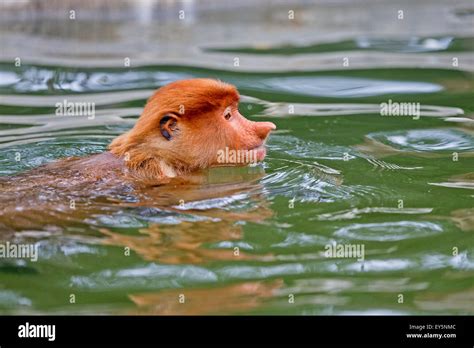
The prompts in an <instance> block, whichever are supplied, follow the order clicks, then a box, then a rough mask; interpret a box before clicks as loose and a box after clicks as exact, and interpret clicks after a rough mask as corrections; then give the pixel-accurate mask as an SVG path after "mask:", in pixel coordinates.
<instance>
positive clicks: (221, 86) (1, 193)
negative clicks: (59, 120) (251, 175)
mask: <svg viewBox="0 0 474 348" xmlns="http://www.w3.org/2000/svg"><path fill="white" fill-rule="evenodd" d="M238 102H239V94H238V92H237V90H236V88H235V87H234V86H232V85H230V84H227V83H224V82H221V81H217V80H213V79H191V80H182V81H176V82H173V83H170V84H168V85H166V86H164V87H162V88H160V89H159V90H158V91H157V92H156V93H155V94H153V95H152V96H151V97H150V99H149V100H148V102H147V104H146V106H145V108H144V110H143V113H142V115H141V116H140V118H139V119H138V121H137V122H136V124H135V126H134V127H133V128H132V129H131V130H129V131H128V132H126V133H124V134H122V135H120V136H118V137H117V138H116V139H114V140H113V141H112V143H111V144H110V146H109V151H107V152H104V153H101V154H96V155H91V156H89V157H84V158H68V159H63V160H59V161H56V162H52V163H49V164H46V165H44V166H40V167H38V168H35V169H33V170H30V171H28V172H24V173H20V174H16V175H14V176H10V177H0V227H1V226H2V225H4V226H7V225H18V224H20V223H21V225H25V224H26V225H28V224H31V226H35V225H33V221H34V220H35V219H34V218H33V217H34V216H35V214H36V215H38V219H39V220H40V221H42V223H47V222H48V219H52V220H51V223H53V222H54V221H57V220H60V219H64V217H63V216H62V215H61V214H63V213H65V214H67V216H68V219H73V218H74V217H75V215H74V214H76V215H77V219H79V220H80V219H82V218H83V216H82V215H81V214H85V215H89V214H93V213H94V211H95V209H96V208H97V207H96V206H95V205H94V204H90V200H91V199H96V198H95V197H97V199H107V200H110V199H113V198H114V197H115V196H118V195H123V192H131V191H130V188H131V190H132V191H133V190H134V189H133V187H135V188H136V186H137V185H139V186H142V185H141V184H143V186H145V187H146V186H147V185H161V184H166V183H168V182H170V181H173V182H176V180H178V182H179V179H180V178H185V177H187V178H189V177H192V176H193V173H195V172H198V171H199V170H201V169H205V168H209V167H213V166H222V165H246V164H249V163H252V162H258V161H262V160H263V159H264V157H265V155H266V150H265V141H266V139H267V137H268V135H269V133H270V131H272V130H274V129H275V128H276V127H275V125H274V124H273V123H271V122H252V121H250V120H247V119H246V118H245V117H244V116H242V115H241V114H240V113H239V110H238ZM185 182H186V181H185ZM135 192H138V191H136V190H135ZM38 197H41V200H38ZM81 202H86V203H84V206H81V204H82V203H81ZM87 202H88V203H87ZM76 204H77V206H78V207H81V209H78V208H77V207H76ZM26 225H25V226H26Z"/></svg>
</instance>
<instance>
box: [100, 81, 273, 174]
mask: <svg viewBox="0 0 474 348" xmlns="http://www.w3.org/2000/svg"><path fill="white" fill-rule="evenodd" d="M238 103H239V94H238V92H237V90H236V88H235V87H234V86H232V85H230V84H227V83H224V82H221V81H217V80H212V79H192V80H181V81H177V82H173V83H170V84H168V85H166V86H164V87H162V88H160V89H159V90H158V91H157V92H156V93H155V94H154V95H153V96H152V97H151V98H150V99H149V100H148V103H147V104H146V106H145V109H144V110H143V113H142V115H141V116H140V118H139V119H138V121H137V123H136V124H135V126H134V127H133V129H131V130H130V131H128V132H127V133H125V134H122V135H121V136H119V137H117V138H116V139H115V140H114V141H113V142H112V143H111V144H110V146H109V149H110V152H111V153H112V154H114V155H116V156H118V157H120V158H123V159H124V161H125V164H126V166H127V167H128V168H129V169H130V170H131V173H132V175H134V176H136V177H142V178H145V179H151V180H157V179H158V180H159V179H166V178H170V177H179V176H181V175H183V174H186V173H189V172H192V171H195V170H198V169H203V168H208V167H212V166H217V165H239V164H240V165H242V164H244V165H245V164H249V163H251V162H257V161H262V160H263V158H264V157H265V154H266V150H265V140H266V139H267V136H268V134H269V133H270V131H271V130H274V129H275V128H276V127H275V125H274V124H273V123H271V122H252V121H249V120H247V119H246V118H245V117H244V116H242V115H241V114H240V113H239V110H238Z"/></svg>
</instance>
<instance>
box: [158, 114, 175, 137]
mask: <svg viewBox="0 0 474 348" xmlns="http://www.w3.org/2000/svg"><path fill="white" fill-rule="evenodd" d="M177 125H178V118H177V117H176V116H174V115H172V114H166V115H164V116H163V117H162V118H161V120H160V131H161V135H163V137H164V138H165V139H166V140H171V138H172V137H173V136H174V133H175V132H176V130H177V129H178V127H177Z"/></svg>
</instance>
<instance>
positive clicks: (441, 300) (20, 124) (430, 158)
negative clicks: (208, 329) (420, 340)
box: [0, 0, 474, 314]
mask: <svg viewBox="0 0 474 348" xmlns="http://www.w3.org/2000/svg"><path fill="white" fill-rule="evenodd" d="M74 1H75V0H69V1H61V2H60V1H58V2H57V3H56V2H55V6H52V8H48V6H47V5H38V4H39V3H38V4H37V5H38V6H36V7H35V6H32V5H28V6H26V8H23V9H21V6H19V7H15V6H12V7H8V6H6V7H5V8H2V13H0V19H1V21H0V30H1V34H2V35H0V46H2V50H1V52H0V148H1V149H2V151H1V152H0V164H1V165H0V175H1V177H0V240H2V241H10V242H15V243H34V244H36V245H37V246H38V247H39V252H40V257H39V260H38V262H30V261H28V260H18V259H9V260H2V261H1V262H0V283H1V284H2V286H1V287H0V288H1V289H0V312H1V313H44V312H46V313H64V314H70V313H112V314H122V313H133V314H228V313H230V314H232V313H236V314H249V313H251V314H344V313H345V314H375V313H382V314H397V313H398V314H445V313H453V314H472V313H474V308H473V307H472V305H470V304H469V301H471V302H472V294H473V291H472V287H470V285H469V284H470V279H472V275H473V273H472V272H473V270H474V260H473V257H472V255H473V253H474V244H473V240H472V235H471V234H470V233H471V232H472V231H473V229H474V227H473V226H474V221H473V218H472V217H473V216H474V213H473V209H472V206H473V204H472V200H473V198H474V196H473V193H472V188H473V177H472V176H473V174H472V168H473V167H474V166H473V163H474V162H473V161H474V159H473V156H474V136H473V128H472V122H474V117H473V115H474V114H473V113H474V109H473V106H472V95H473V91H474V79H473V75H472V72H473V71H474V59H473V54H472V53H473V50H474V47H473V37H474V29H473V27H472V13H473V12H472V4H471V3H470V2H469V1H463V0H457V1H453V2H450V3H449V4H448V3H446V4H443V5H441V4H438V3H437V2H432V1H424V2H423V4H421V3H416V2H410V1H402V0H400V1H396V2H393V1H388V0H387V1H374V2H371V1H369V2H364V3H359V2H352V1H341V2H338V4H332V3H331V4H329V3H324V2H318V3H317V4H311V3H306V2H301V3H298V2H297V3H295V4H294V6H293V8H292V9H294V10H295V13H296V17H295V20H291V21H289V19H288V15H287V14H288V5H287V4H285V3H284V2H283V3H274V2H273V3H272V2H270V1H262V2H261V4H260V3H259V6H258V7H256V6H255V5H254V4H253V2H251V1H247V0H244V1H243V2H239V4H236V3H233V2H230V1H222V2H218V3H213V4H212V6H210V5H209V4H208V3H207V2H202V3H201V2H199V4H198V3H197V2H190V3H189V4H187V5H186V6H187V7H186V13H187V14H186V18H187V20H185V21H178V20H177V19H176V16H175V15H176V13H177V10H178V8H177V6H178V5H177V4H175V3H172V2H139V3H140V5H138V3H136V2H131V1H119V2H114V3H115V5H113V6H112V7H109V6H102V7H99V8H97V7H94V6H95V4H96V3H95V2H91V3H90V6H91V7H90V8H89V9H88V10H84V11H86V12H81V14H82V15H81V16H79V17H78V18H77V20H76V21H75V22H74V23H71V22H70V21H68V20H65V19H64V18H62V17H61V16H62V12H61V11H63V10H64V9H65V8H66V7H67V6H69V5H70V4H71V3H72V2H74ZM32 3H35V2H34V1H33V2H32ZM80 4H82V2H80V3H76V4H75V6H77V8H78V9H80V8H81V7H80V6H81V5H80ZM400 6H402V8H404V9H406V13H407V14H408V13H409V14H410V15H407V16H406V17H405V19H404V20H403V22H401V21H400V20H399V19H397V18H396V14H397V11H398V10H399V8H400ZM178 7H179V6H178ZM35 9H36V10H35ZM35 11H39V12H35ZM38 13H40V14H38ZM26 18H29V20H26ZM433 18H437V20H436V21H434V20H433ZM99 19H100V20H99ZM13 24H15V25H13ZM223 28H225V30H224V29H223ZM16 57H21V64H20V65H19V66H15V65H14V64H13V63H12V62H15V58H16ZM125 58H129V59H130V65H125ZM235 58H239V64H238V65H235V64H234V62H235ZM345 58H348V60H345ZM454 58H455V59H454ZM455 62H456V64H455ZM190 77H214V78H219V79H222V80H224V81H228V82H231V83H233V84H235V85H236V86H237V87H238V88H239V91H240V92H241V95H242V103H241V105H240V109H241V110H240V111H241V113H242V114H244V115H247V116H248V117H249V118H251V119H271V121H272V122H275V123H276V124H277V126H278V130H277V131H276V132H275V133H272V136H271V138H270V139H269V143H268V148H269V151H268V156H267V158H266V160H265V162H264V163H262V164H260V165H258V166H255V167H248V168H216V169H212V170H209V171H205V172H202V173H197V174H196V175H195V176H193V177H192V178H189V179H190V182H186V183H183V182H172V183H170V184H167V185H163V186H160V187H140V186H134V185H129V184H126V183H123V182H120V181H113V180H112V181H111V182H109V183H108V184H109V185H107V186H106V187H104V186H103V185H98V184H97V183H96V182H95V180H93V179H91V180H87V181H86V182H85V183H84V182H81V181H80V180H77V181H75V180H66V181H64V180H63V179H61V178H64V175H65V173H60V172H58V171H57V170H56V171H55V169H54V165H53V167H52V168H50V173H49V176H48V180H45V179H44V177H42V176H41V175H39V174H38V173H37V172H35V170H34V168H36V167H38V166H40V165H44V164H47V163H51V162H53V161H54V160H55V159H58V158H63V157H76V156H88V155H91V154H94V153H100V152H103V151H105V149H106V147H107V145H108V143H109V142H110V141H111V139H113V138H114V137H115V136H116V135H118V134H120V133H122V132H124V131H126V130H127V129H129V128H130V127H131V126H132V125H133V124H134V122H135V120H136V118H137V117H138V116H139V115H140V113H141V110H142V108H143V105H144V103H145V101H146V99H147V98H148V97H149V96H150V95H151V93H153V91H154V90H155V89H156V88H157V87H159V86H162V85H164V84H166V83H169V82H171V81H174V80H177V79H183V78H190ZM65 99H66V100H68V101H73V102H84V101H87V102H93V103H95V106H96V110H95V118H94V119H87V118H83V117H76V116H64V117H60V116H57V115H56V114H55V109H56V108H55V104H56V103H58V102H63V101H64V100H65ZM388 100H393V101H394V102H396V101H398V102H412V103H420V118H419V119H417V120H414V119H413V118H412V117H381V116H380V104H381V103H387V102H388ZM69 161H71V163H74V161H75V159H73V158H72V159H69ZM81 163H82V162H81ZM89 165H90V164H89ZM89 169H90V173H94V171H95V170H97V168H95V167H92V166H91V168H89ZM66 174H67V173H66ZM66 176H67V175H66ZM92 176H93V175H92ZM191 179H192V180H191ZM71 199H74V200H75V202H76V205H75V209H71V208H70V206H69V202H70V200H71ZM334 244H351V245H363V246H364V250H365V257H364V260H363V261H360V260H357V258H353V257H350V256H348V257H344V258H337V257H335V258H329V257H327V256H326V254H325V247H326V246H327V245H334ZM38 279H40V280H41V281H38ZM32 283H34V284H35V287H31V284H32ZM72 290H73V291H74V292H75V293H76V295H77V297H78V298H80V301H78V303H76V304H75V305H74V308H72V307H70V305H69V304H68V303H67V301H65V300H64V299H65V298H68V296H69V294H70V292H71V291H72ZM398 293H407V294H408V295H409V296H406V302H405V303H404V304H399V303H398V302H397V300H396V298H397V297H396V294H398ZM181 295H183V296H184V297H182V296H181ZM290 295H291V296H293V298H294V300H295V301H294V302H291V301H289V298H290V297H291V296H290ZM182 298H184V301H185V302H184V303H182V302H180V299H182Z"/></svg>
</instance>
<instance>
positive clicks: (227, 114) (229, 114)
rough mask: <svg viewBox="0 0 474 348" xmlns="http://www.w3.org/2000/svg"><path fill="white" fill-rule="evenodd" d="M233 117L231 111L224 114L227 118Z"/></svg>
mask: <svg viewBox="0 0 474 348" xmlns="http://www.w3.org/2000/svg"><path fill="white" fill-rule="evenodd" d="M231 117H232V114H231V113H230V112H228V113H226V114H225V116H224V118H225V119H226V120H230V118H231Z"/></svg>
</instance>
